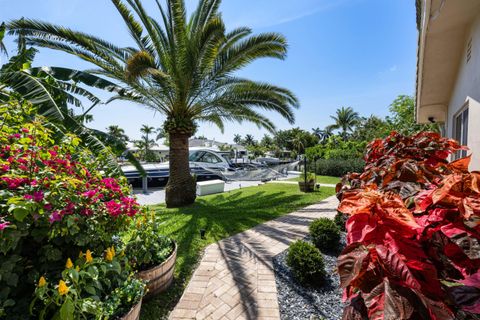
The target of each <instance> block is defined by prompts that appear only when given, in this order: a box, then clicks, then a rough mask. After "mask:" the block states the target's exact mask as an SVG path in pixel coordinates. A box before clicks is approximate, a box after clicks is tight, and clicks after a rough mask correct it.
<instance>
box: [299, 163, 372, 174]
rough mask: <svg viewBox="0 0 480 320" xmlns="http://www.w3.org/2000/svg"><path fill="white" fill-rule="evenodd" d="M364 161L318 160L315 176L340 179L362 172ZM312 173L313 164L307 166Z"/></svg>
mask: <svg viewBox="0 0 480 320" xmlns="http://www.w3.org/2000/svg"><path fill="white" fill-rule="evenodd" d="M364 166H365V161H363V160H362V159H319V160H317V163H316V170H317V175H321V176H332V177H342V176H344V175H346V174H347V173H349V172H363V168H364ZM308 167H309V170H310V171H311V172H313V171H314V169H315V168H314V165H313V162H310V164H309V165H308Z"/></svg>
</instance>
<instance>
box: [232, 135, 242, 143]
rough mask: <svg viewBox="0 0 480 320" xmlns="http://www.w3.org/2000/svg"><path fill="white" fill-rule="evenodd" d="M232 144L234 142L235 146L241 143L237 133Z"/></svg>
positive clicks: (240, 137)
mask: <svg viewBox="0 0 480 320" xmlns="http://www.w3.org/2000/svg"><path fill="white" fill-rule="evenodd" d="M233 142H235V143H236V144H240V143H242V136H241V135H239V134H238V133H237V134H235V135H234V136H233Z"/></svg>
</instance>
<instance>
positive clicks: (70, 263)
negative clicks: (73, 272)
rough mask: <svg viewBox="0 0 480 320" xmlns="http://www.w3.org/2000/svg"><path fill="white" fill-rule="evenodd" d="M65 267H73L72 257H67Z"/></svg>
mask: <svg viewBox="0 0 480 320" xmlns="http://www.w3.org/2000/svg"><path fill="white" fill-rule="evenodd" d="M65 268H67V269H71V268H73V263H72V260H70V258H68V259H67V263H65Z"/></svg>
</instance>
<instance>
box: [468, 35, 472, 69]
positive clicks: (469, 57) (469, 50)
mask: <svg viewBox="0 0 480 320" xmlns="http://www.w3.org/2000/svg"><path fill="white" fill-rule="evenodd" d="M471 58H472V38H470V40H468V43H467V63H468V62H469V61H470V59H471Z"/></svg>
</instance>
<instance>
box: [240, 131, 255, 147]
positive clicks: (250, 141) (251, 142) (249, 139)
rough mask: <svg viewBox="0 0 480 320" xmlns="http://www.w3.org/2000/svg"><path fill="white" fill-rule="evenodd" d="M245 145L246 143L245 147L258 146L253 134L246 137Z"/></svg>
mask: <svg viewBox="0 0 480 320" xmlns="http://www.w3.org/2000/svg"><path fill="white" fill-rule="evenodd" d="M243 143H245V145H247V146H254V145H256V144H257V142H256V141H255V138H254V137H253V136H252V135H251V134H247V135H246V136H245V139H244V140H243Z"/></svg>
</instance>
